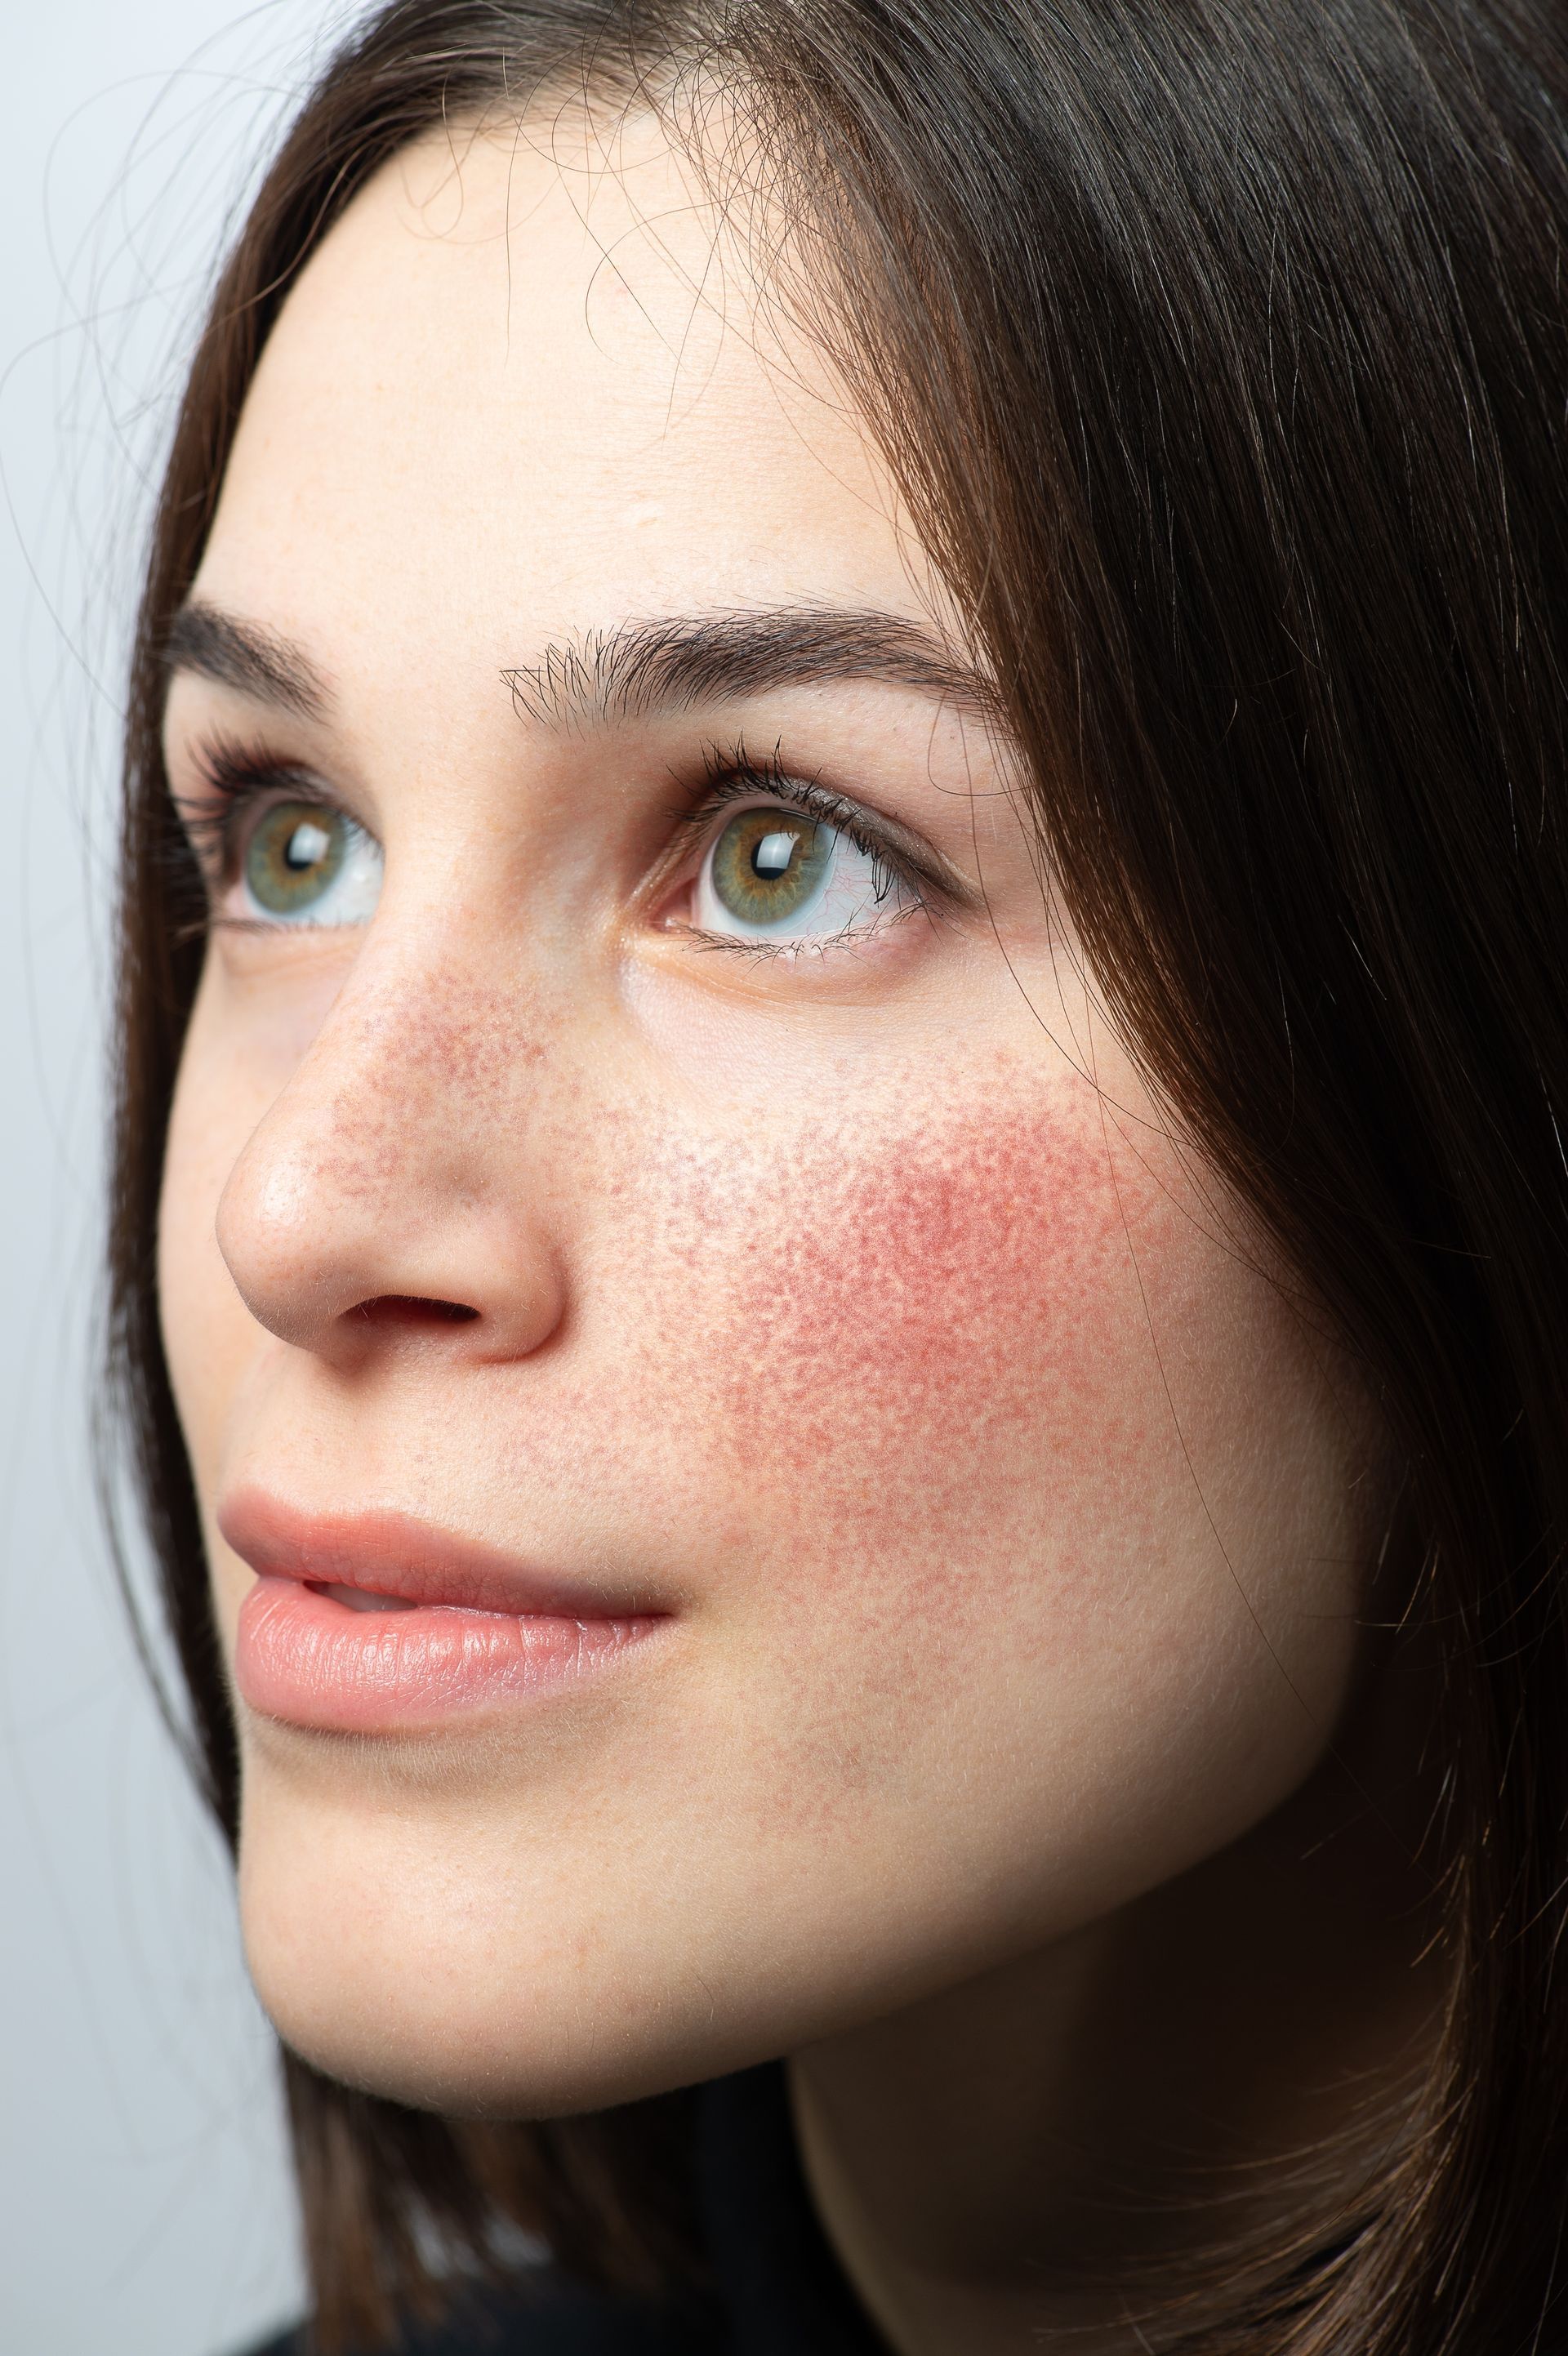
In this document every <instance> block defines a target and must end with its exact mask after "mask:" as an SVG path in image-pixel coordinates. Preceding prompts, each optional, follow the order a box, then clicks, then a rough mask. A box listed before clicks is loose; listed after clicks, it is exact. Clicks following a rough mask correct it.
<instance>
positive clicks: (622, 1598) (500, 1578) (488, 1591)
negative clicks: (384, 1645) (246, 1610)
mask: <svg viewBox="0 0 1568 2356" xmlns="http://www.w3.org/2000/svg"><path fill="white" fill-rule="evenodd" d="M217 1519H218V1526H219V1529H220V1531H221V1532H222V1535H223V1537H224V1539H225V1540H226V1542H227V1543H228V1544H229V1545H230V1546H231V1547H233V1549H234V1552H235V1553H236V1554H237V1555H239V1556H241V1557H242V1559H243V1560H244V1561H246V1562H248V1563H249V1564H250V1566H251V1569H252V1570H254V1571H257V1572H260V1573H263V1574H266V1575H268V1576H270V1577H273V1578H276V1579H297V1580H305V1581H307V1582H308V1583H309V1584H311V1585H312V1586H319V1587H360V1588H363V1589H365V1590H367V1591H369V1592H370V1593H371V1594H375V1595H396V1596H401V1597H403V1598H404V1599H405V1600H406V1601H409V1602H411V1603H447V1604H467V1606H468V1607H469V1609H470V1610H473V1611H478V1612H514V1613H517V1614H520V1615H523V1614H526V1615H529V1616H533V1615H537V1616H539V1617H540V1618H547V1619H562V1620H621V1619H626V1618H628V1617H629V1616H631V1615H632V1614H634V1613H647V1612H649V1611H650V1610H653V1611H657V1610H658V1609H659V1607H658V1606H657V1605H650V1603H648V1602H647V1601H633V1600H632V1599H631V1598H630V1597H629V1596H628V1595H627V1594H626V1593H625V1592H624V1591H623V1592H621V1593H620V1594H617V1595H611V1594H609V1593H607V1591H606V1590H605V1589H604V1588H602V1587H596V1586H594V1585H592V1584H590V1583H589V1582H586V1581H585V1580H571V1579H564V1578H561V1577H559V1576H558V1575H556V1574H555V1573H553V1572H548V1571H543V1570H541V1569H539V1568H538V1566H537V1565H535V1564H532V1563H528V1562H523V1561H520V1560H519V1559H518V1558H516V1557H515V1556H512V1555H509V1554H506V1553H504V1552H503V1551H502V1550H501V1549H500V1548H499V1547H491V1546H487V1545H485V1544H484V1543H483V1541H482V1540H479V1539H478V1538H468V1537H461V1536H459V1535H458V1534H457V1533H456V1531H453V1530H444V1529H440V1528H437V1527H436V1526H435V1525H434V1524H432V1523H429V1522H422V1521H420V1520H418V1519H417V1518H416V1517H415V1516H414V1515H412V1514H403V1513H397V1512H389V1511H375V1512H370V1513H359V1514H309V1513H304V1512H301V1511H299V1510H298V1509H296V1508H295V1507H294V1506H292V1505H285V1503H284V1502H283V1500H282V1499H281V1498H278V1497H274V1496H270V1495H268V1494H267V1493H266V1492H265V1491H264V1490H262V1489H242V1490H237V1491H236V1492H235V1493H234V1494H233V1495H232V1496H231V1497H228V1498H226V1499H225V1500H224V1502H223V1504H222V1505H220V1508H219V1511H218V1516H217Z"/></svg>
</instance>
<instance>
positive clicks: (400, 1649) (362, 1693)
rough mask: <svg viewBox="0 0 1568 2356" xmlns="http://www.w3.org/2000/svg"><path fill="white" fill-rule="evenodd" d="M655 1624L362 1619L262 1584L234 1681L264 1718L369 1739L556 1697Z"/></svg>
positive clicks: (454, 1608) (429, 1613) (249, 1612)
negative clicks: (474, 1712)
mask: <svg viewBox="0 0 1568 2356" xmlns="http://www.w3.org/2000/svg"><path fill="white" fill-rule="evenodd" d="M665 1616H666V1615H663V1614H657V1615H655V1614H639V1615H637V1616H636V1617H628V1618H627V1619H624V1620H567V1619H561V1618H557V1617H554V1616H553V1615H550V1614H545V1613H533V1612H521V1613H520V1612H477V1611H472V1610H469V1609H467V1608H466V1607H464V1606H462V1605H458V1604H445V1603H439V1604H417V1605H415V1606H414V1607H413V1609H412V1610H407V1609H404V1610H395V1609H394V1610H391V1611H385V1612H377V1611H373V1610H372V1611H368V1612H366V1611H359V1610H356V1609H354V1608H352V1607H351V1606H349V1605H348V1604H345V1603H338V1602H337V1601H335V1600H334V1599H333V1598H332V1597H331V1596H329V1595H324V1594H322V1593H321V1592H320V1590H318V1589H317V1588H314V1587H308V1586H306V1584H305V1583H304V1582H303V1581H302V1580H297V1579H279V1578H274V1577H269V1576H267V1575H265V1574H263V1576H262V1577H261V1578H259V1579H258V1580H257V1581H256V1583H255V1585H254V1587H252V1590H251V1591H250V1593H249V1594H248V1595H247V1596H246V1598H245V1600H244V1602H243V1603H242V1605H241V1607H240V1625H239V1638H238V1643H237V1644H236V1648H235V1655H234V1681H235V1683H236V1685H237V1686H238V1687H239V1689H240V1692H241V1695H242V1697H243V1699H244V1700H245V1701H246V1702H247V1703H248V1704H249V1705H250V1707H251V1708H252V1709H253V1710H257V1711H259V1712H260V1713H261V1715H262V1716H263V1717H264V1718H277V1719H286V1720H287V1721H288V1722H289V1723H290V1724H291V1725H294V1726H306V1727H317V1728H321V1729H323V1730H330V1731H333V1732H337V1733H355V1734H360V1733H374V1732H379V1731H382V1730H388V1729H392V1728H406V1727H411V1726H414V1725H418V1724H419V1723H421V1722H422V1721H430V1720H434V1719H446V1718H450V1717H453V1716H456V1715H459V1714H461V1713H463V1712H465V1711H471V1710H480V1709H485V1708H496V1707H497V1706H498V1705H500V1706H504V1705H506V1704H508V1703H511V1704H514V1705H515V1704H516V1703H518V1702H519V1701H521V1700H525V1699H527V1698H530V1697H533V1696H536V1695H542V1694H545V1693H551V1692H560V1691H561V1690H563V1689H564V1688H566V1687H571V1686H574V1685H577V1684H580V1683H581V1682H582V1681H583V1680H584V1679H585V1677H589V1676H596V1675H597V1674H598V1673H599V1672H600V1671H602V1670H603V1669H605V1668H607V1666H608V1665H610V1664H611V1663H612V1662H613V1661H614V1660H616V1659H617V1658H618V1656H620V1655H622V1654H624V1653H626V1652H628V1650H630V1649H631V1648H632V1647H633V1646H635V1645H636V1644H639V1643H641V1642H642V1641H643V1640H645V1639H646V1638H647V1637H649V1636H650V1635H651V1634H652V1633H653V1632H654V1631H655V1629H657V1628H660V1627H661V1626H662V1625H663V1622H664V1618H665Z"/></svg>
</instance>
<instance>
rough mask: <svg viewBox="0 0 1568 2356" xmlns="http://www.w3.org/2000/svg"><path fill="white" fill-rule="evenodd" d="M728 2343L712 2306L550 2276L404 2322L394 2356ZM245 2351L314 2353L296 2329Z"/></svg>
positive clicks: (587, 2353)
mask: <svg viewBox="0 0 1568 2356" xmlns="http://www.w3.org/2000/svg"><path fill="white" fill-rule="evenodd" d="M727 2344H728V2343H727V2335H726V2334H725V2332H724V2330H723V2329H722V2326H721V2325H720V2324H719V2323H718V2321H717V2319H716V2318H715V2317H714V2312H713V2310H712V2309H711V2308H705V2309H702V2310H696V2311H694V2310H693V2309H692V2308H681V2309H679V2310H677V2309H675V2308H670V2307H665V2306H659V2307H654V2306H650V2305H648V2304H646V2303H645V2302H643V2301H641V2300H634V2299H625V2298H618V2297H615V2296H614V2295H613V2294H611V2293H610V2292H607V2291H598V2290H590V2289H588V2288H586V2287H585V2286H583V2285H581V2284H578V2283H573V2282H568V2281H567V2280H566V2279H565V2278H564V2276H560V2275H556V2274H553V2273H545V2274H541V2275H540V2276H539V2277H538V2278H537V2279H536V2280H531V2281H528V2282H526V2283H520V2284H519V2285H518V2286H516V2288H515V2289H512V2288H509V2289H507V2290H505V2291H485V2292H474V2293H470V2294H466V2295H465V2296H464V2297H463V2298H462V2299H461V2300H460V2301H459V2302H458V2304H457V2305H456V2307H455V2308H453V2309H452V2311H451V2312H450V2313H449V2314H448V2315H447V2316H446V2317H445V2318H444V2319H443V2320H442V2321H441V2322H439V2323H434V2324H410V2323H405V2324H404V2325H403V2331H402V2334H401V2336H400V2338H399V2339H398V2340H397V2341H396V2343H395V2345H396V2351H397V2356H726V2350H727ZM245 2356H313V2350H312V2344H311V2338H310V2333H309V2331H308V2329H306V2327H304V2326H301V2327H300V2328H299V2329H297V2330H294V2331H285V2332H284V2333H282V2334H281V2335H280V2336H279V2337H278V2338H277V2339H275V2340H267V2341H265V2342H264V2344H263V2345H262V2346H261V2347H257V2348H252V2349H249V2350H247V2351H245ZM365 2356H378V2352H377V2351H373V2350H367V2351H365ZM388 2356H391V2351H388Z"/></svg>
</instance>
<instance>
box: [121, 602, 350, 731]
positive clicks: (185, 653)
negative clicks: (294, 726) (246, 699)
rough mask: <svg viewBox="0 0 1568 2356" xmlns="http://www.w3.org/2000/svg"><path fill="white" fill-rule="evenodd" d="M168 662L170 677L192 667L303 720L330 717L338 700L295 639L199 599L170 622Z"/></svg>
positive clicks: (221, 684) (165, 660)
mask: <svg viewBox="0 0 1568 2356" xmlns="http://www.w3.org/2000/svg"><path fill="white" fill-rule="evenodd" d="M163 663H164V674H165V677H166V678H172V677H173V675H174V673H175V672H176V671H191V672H194V673H195V674H196V676H197V677H198V678H199V679H209V680H213V681H215V682H216V684H217V685H218V686H219V687H232V688H235V689H237V690H238V691H239V692H240V693H241V694H242V695H249V696H252V697H254V699H255V700H256V701H257V702H258V703H274V704H279V705H281V706H282V708H283V709H284V710H285V712H295V713H296V714H297V715H298V717H299V718H300V719H302V720H320V719H323V718H325V716H326V714H327V712H328V708H329V707H330V704H331V701H332V694H331V691H330V689H329V688H328V684H327V681H326V679H325V678H324V677H323V675H322V673H321V672H320V671H319V670H317V668H316V665H315V664H314V663H313V662H312V661H311V659H310V658H309V656H308V655H307V654H306V652H305V649H304V648H302V647H299V646H296V645H295V641H294V640H293V639H292V638H285V637H283V636H282V635H281V633H280V632H278V631H276V630H269V629H266V628H263V626H262V624H261V623H259V622H246V621H242V620H241V619H240V617H239V616H238V615H235V614H225V613H222V612H220V609H219V608H218V607H217V606H216V605H203V604H202V603H201V602H200V601H199V599H195V598H193V599H191V601H190V602H189V603H188V604H187V605H182V606H181V607H180V609H179V611H178V613H177V615H176V616H175V617H174V619H173V621H172V622H171V623H170V624H169V626H168V629H167V632H166V635H165V637H164V646H163Z"/></svg>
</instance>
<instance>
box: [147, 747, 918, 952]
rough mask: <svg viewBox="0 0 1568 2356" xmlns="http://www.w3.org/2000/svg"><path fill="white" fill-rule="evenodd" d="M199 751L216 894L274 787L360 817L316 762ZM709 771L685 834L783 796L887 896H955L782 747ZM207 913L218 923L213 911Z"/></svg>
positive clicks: (193, 818) (229, 750)
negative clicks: (305, 764)
mask: <svg viewBox="0 0 1568 2356" xmlns="http://www.w3.org/2000/svg"><path fill="white" fill-rule="evenodd" d="M193 758H194V766H195V768H196V772H197V776H198V778H199V784H200V787H201V792H202V799H201V800H200V801H199V802H192V801H189V800H188V799H186V798H181V799H180V800H179V801H178V802H177V805H176V807H177V814H178V817H179V819H180V823H181V825H182V827H183V829H184V832H185V836H186V840H187V841H188V844H189V846H190V850H191V853H192V855H193V856H194V858H195V860H196V862H197V865H198V867H199V870H200V872H201V875H202V878H203V881H204V883H205V884H206V888H207V892H208V894H209V896H210V895H215V894H216V893H217V891H218V890H219V889H220V888H221V886H223V885H224V884H226V883H229V882H231V880H232V877H233V873H234V871H235V866H236V862H237V859H238V855H239V849H240V844H241V841H242V829H243V826H244V822H245V820H246V819H248V818H249V816H250V815H251V813H252V810H253V809H254V808H255V805H256V804H257V803H258V802H260V801H261V800H262V799H263V797H264V796H266V795H267V794H269V793H289V792H294V793H297V794H299V795H300V796H301V797H302V798H305V797H308V798H309V799H310V800H311V801H313V802H316V803H318V804H319V805H320V807H321V808H322V809H329V810H332V811H333V812H334V813H335V814H336V815H337V816H338V817H339V818H341V819H345V820H347V821H348V822H349V824H350V825H358V823H359V821H358V820H357V819H354V817H353V814H352V812H351V811H349V810H348V809H344V807H343V805H342V804H341V803H340V802H339V801H338V799H337V798H336V797H335V796H334V795H332V794H331V793H329V792H328V790H327V789H326V787H324V786H323V785H322V784H321V783H320V781H319V779H317V777H315V776H312V775H311V773H310V772H309V771H308V770H306V769H302V768H299V767H297V766H295V765H294V764H293V763H291V762H286V761H278V760H274V758H273V757H272V756H271V755H268V754H267V753H265V752H263V751H262V750H261V749H260V748H258V747H256V746H254V745H248V744H243V743H242V742H241V741H240V740H239V739H237V738H234V737H229V736H221V735H214V736H211V737H209V738H208V739H206V740H205V741H204V742H202V743H201V744H198V745H197V746H196V747H195V750H194V755H193ZM703 783H704V787H705V790H704V791H703V794H702V795H701V797H700V798H699V799H698V800H697V801H696V802H694V803H693V804H692V805H691V806H690V807H688V808H682V809H677V810H676V811H675V813H674V817H675V820H676V823H677V825H678V826H679V828H680V830H681V833H682V837H683V838H689V837H691V836H692V835H695V834H700V833H701V832H702V831H703V830H704V829H705V828H708V827H710V826H712V825H714V821H715V820H717V819H720V818H722V817H723V816H724V815H725V812H726V811H727V810H730V809H734V808H735V807H736V805H737V804H739V803H744V802H747V801H754V800H758V799H760V800H766V801H776V802H780V803H782V804H783V805H784V806H785V807H786V808H788V809H798V810H800V812H801V813H802V814H803V815H804V816H805V817H808V818H811V819H815V820H816V822H817V823H818V824H819V825H820V826H830V827H832V829H833V830H834V831H835V832H836V833H839V834H842V835H843V838H844V840H845V841H848V842H851V843H853V844H854V847H855V849H856V850H857V851H860V852H862V853H863V854H864V856H865V858H867V859H869V860H870V861H871V862H872V873H873V876H874V878H875V891H876V896H877V898H878V899H879V900H880V899H883V898H886V897H889V896H890V895H891V894H893V892H894V891H895V890H896V889H897V888H898V887H899V886H902V887H903V888H904V890H906V891H907V892H908V893H909V894H911V895H912V896H913V898H914V900H915V901H916V903H917V905H918V906H919V907H920V908H922V909H924V910H925V911H926V913H927V914H928V915H929V914H931V913H933V911H934V909H935V908H936V907H939V906H940V905H942V904H943V903H944V902H945V901H946V899H947V897H948V890H949V887H948V886H947V885H946V883H944V882H943V880H942V878H941V877H940V875H939V874H937V873H935V872H934V871H932V870H930V869H928V868H926V867H924V866H923V865H922V864H921V863H920V862H918V861H917V860H915V859H913V858H911V857H910V856H909V855H908V852H907V851H896V850H895V849H894V848H893V846H892V845H891V844H890V843H889V842H888V841H886V838H885V837H884V836H882V835H881V834H880V833H879V832H878V830H876V828H875V824H874V822H873V821H872V819H870V817H869V816H868V814H867V813H866V811H865V809H862V808H861V806H860V805H859V804H858V803H856V802H853V801H850V800H848V799H846V798H845V797H844V796H843V795H842V794H838V793H834V792H833V791H832V788H831V787H826V786H823V785H822V784H821V783H820V782H819V781H818V780H817V779H816V778H813V777H802V776H799V775H797V774H795V773H794V772H792V771H790V770H789V769H787V768H786V767H785V766H784V765H783V762H782V759H781V758H780V755H779V752H778V750H777V749H776V750H775V751H774V752H773V753H772V754H771V755H765V756H763V757H762V758H760V759H758V758H756V757H754V756H753V755H752V754H751V753H750V752H749V751H748V750H747V748H746V744H744V743H741V742H736V744H731V745H729V746H727V747H726V746H721V745H718V744H710V745H708V746H707V747H706V748H705V749H704V751H703ZM715 840H716V837H715ZM708 847H711V846H708ZM207 921H208V922H209V923H211V922H213V921H214V918H213V916H211V915H210V914H209V917H208V919H207ZM691 929H692V931H693V937H695V938H697V939H699V940H700V941H701V942H702V944H703V946H704V947H711V948H719V949H726V950H738V951H739V952H740V953H741V954H742V955H743V956H747V957H757V956H765V957H766V956H788V955H794V954H798V953H799V951H798V947H791V945H789V944H786V943H781V942H780V943H768V942H766V941H746V940H739V939H736V938H733V937H730V936H728V935H725V934H717V933H714V934H709V933H699V932H698V931H697V929H696V927H694V926H693V927H692V928H691Z"/></svg>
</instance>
